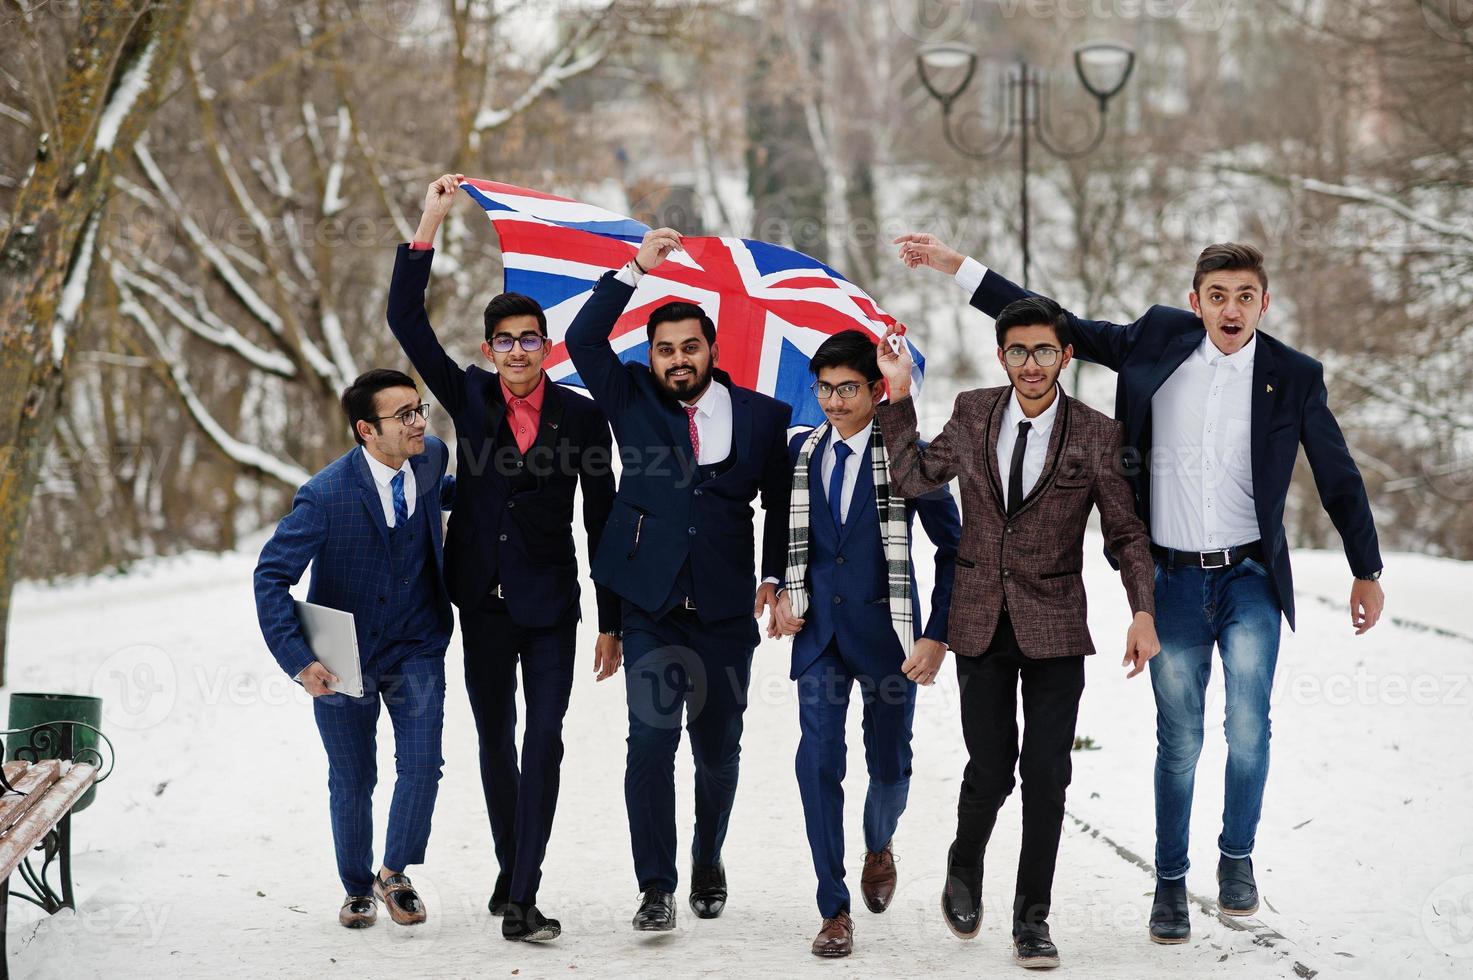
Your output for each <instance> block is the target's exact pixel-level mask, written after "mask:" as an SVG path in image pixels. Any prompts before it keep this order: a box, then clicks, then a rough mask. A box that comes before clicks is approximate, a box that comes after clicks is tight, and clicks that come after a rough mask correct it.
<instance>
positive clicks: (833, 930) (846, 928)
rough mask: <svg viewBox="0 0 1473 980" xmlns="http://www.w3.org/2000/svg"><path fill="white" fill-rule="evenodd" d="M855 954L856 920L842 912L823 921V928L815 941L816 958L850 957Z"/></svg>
mask: <svg viewBox="0 0 1473 980" xmlns="http://www.w3.org/2000/svg"><path fill="white" fill-rule="evenodd" d="M852 952H854V920H853V919H851V918H849V913H848V912H840V913H839V914H838V915H836V916H834V917H833V918H832V919H824V920H823V928H822V929H820V930H818V935H817V936H816V937H814V940H813V955H814V956H848V955H849V954H850V953H852Z"/></svg>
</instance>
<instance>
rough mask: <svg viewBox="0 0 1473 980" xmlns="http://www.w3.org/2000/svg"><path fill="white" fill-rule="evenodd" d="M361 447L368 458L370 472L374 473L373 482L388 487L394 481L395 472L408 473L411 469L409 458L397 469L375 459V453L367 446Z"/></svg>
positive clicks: (364, 456) (365, 457) (364, 455)
mask: <svg viewBox="0 0 1473 980" xmlns="http://www.w3.org/2000/svg"><path fill="white" fill-rule="evenodd" d="M359 448H361V449H362V450H363V458H364V459H366V460H368V472H369V473H370V474H372V476H373V482H374V483H377V484H378V485H379V486H381V487H387V486H388V485H389V484H390V483H392V482H394V475H395V474H397V473H408V472H409V471H410V466H409V460H407V459H406V460H405V461H404V465H403V466H401V467H399V468H398V469H397V470H396V469H393V468H391V467H388V466H385V465H384V464H383V463H380V462H379V461H378V460H376V459H374V458H373V453H371V452H369V451H368V447H367V446H361V447H359Z"/></svg>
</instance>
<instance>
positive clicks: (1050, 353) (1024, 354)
mask: <svg viewBox="0 0 1473 980" xmlns="http://www.w3.org/2000/svg"><path fill="white" fill-rule="evenodd" d="M1062 353H1064V352H1063V351H1061V350H1059V349H1058V348H1057V347H1035V348H1033V349H1032V350H1029V349H1028V348H1027V347H1009V348H1008V349H1007V350H1005V351H1003V352H1002V356H1003V359H1004V360H1006V361H1007V363H1008V367H1015V368H1020V367H1022V366H1023V365H1024V364H1027V363H1028V358H1029V356H1030V355H1031V356H1032V357H1033V363H1034V364H1037V365H1038V366H1039V367H1043V368H1046V367H1053V366H1054V365H1055V364H1056V363H1058V360H1059V355H1060V354H1062Z"/></svg>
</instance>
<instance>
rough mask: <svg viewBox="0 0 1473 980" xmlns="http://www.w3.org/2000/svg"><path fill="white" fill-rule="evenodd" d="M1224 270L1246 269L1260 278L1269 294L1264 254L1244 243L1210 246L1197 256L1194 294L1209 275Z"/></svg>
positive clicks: (1223, 243) (1193, 278) (1193, 286)
mask: <svg viewBox="0 0 1473 980" xmlns="http://www.w3.org/2000/svg"><path fill="white" fill-rule="evenodd" d="M1224 269H1228V270H1238V269H1246V270H1247V271H1249V272H1252V273H1254V274H1256V275H1257V276H1258V284H1259V286H1261V287H1262V288H1263V291H1264V292H1268V273H1267V272H1264V271H1263V253H1262V252H1260V251H1259V250H1258V249H1257V247H1256V246H1253V245H1248V244H1245V243H1243V242H1220V243H1218V244H1216V245H1208V246H1207V247H1206V248H1204V249H1202V254H1201V255H1199V256H1197V268H1196V271H1194V272H1193V273H1192V292H1194V293H1195V292H1196V291H1197V289H1198V288H1199V287H1200V286H1201V285H1202V280H1203V279H1206V278H1207V273H1209V272H1218V271H1221V270H1224Z"/></svg>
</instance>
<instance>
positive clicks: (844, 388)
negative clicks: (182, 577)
mask: <svg viewBox="0 0 1473 980" xmlns="http://www.w3.org/2000/svg"><path fill="white" fill-rule="evenodd" d="M808 387H809V388H810V389H812V390H813V393H814V394H815V395H817V396H818V397H819V398H828V397H830V396H831V395H833V393H834V392H836V391H837V392H838V393H839V397H840V398H842V399H844V400H845V401H846V402H847V401H849V400H850V399H851V398H857V397H859V393H860V391H861V390H863V389H865V388H868V387H869V385H867V384H860V383H859V382H858V381H846V382H844V383H843V384H841V385H831V384H829V383H828V382H827V381H815V382H813V384H811V385H809V386H808Z"/></svg>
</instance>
